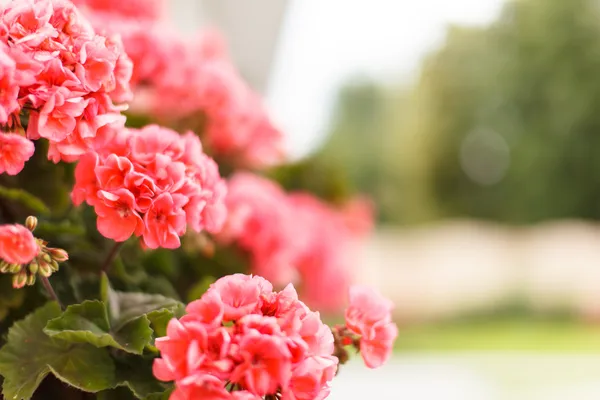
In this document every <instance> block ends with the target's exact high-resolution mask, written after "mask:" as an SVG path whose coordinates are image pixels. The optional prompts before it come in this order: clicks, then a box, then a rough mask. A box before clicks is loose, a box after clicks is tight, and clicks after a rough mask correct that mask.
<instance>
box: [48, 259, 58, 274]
mask: <svg viewBox="0 0 600 400" xmlns="http://www.w3.org/2000/svg"><path fill="white" fill-rule="evenodd" d="M50 269H51V270H52V272H56V271H58V263H57V262H56V260H52V262H51V263H50Z"/></svg>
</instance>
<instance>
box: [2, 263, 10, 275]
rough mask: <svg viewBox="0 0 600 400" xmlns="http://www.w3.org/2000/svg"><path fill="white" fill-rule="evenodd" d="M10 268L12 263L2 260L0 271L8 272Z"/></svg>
mask: <svg viewBox="0 0 600 400" xmlns="http://www.w3.org/2000/svg"><path fill="white" fill-rule="evenodd" d="M9 268H10V264H9V263H7V262H6V261H0V272H1V273H3V274H6V273H7V272H8V270H9Z"/></svg>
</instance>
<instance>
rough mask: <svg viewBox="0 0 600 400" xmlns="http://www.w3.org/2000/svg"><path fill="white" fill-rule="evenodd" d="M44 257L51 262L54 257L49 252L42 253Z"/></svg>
mask: <svg viewBox="0 0 600 400" xmlns="http://www.w3.org/2000/svg"><path fill="white" fill-rule="evenodd" d="M42 259H43V260H44V261H46V262H47V263H50V262H52V257H50V254H48V253H43V254H42Z"/></svg>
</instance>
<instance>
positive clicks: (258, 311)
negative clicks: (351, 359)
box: [154, 274, 338, 400]
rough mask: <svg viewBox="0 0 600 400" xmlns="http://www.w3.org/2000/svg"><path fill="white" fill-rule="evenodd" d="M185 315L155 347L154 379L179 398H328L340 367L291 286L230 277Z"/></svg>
mask: <svg viewBox="0 0 600 400" xmlns="http://www.w3.org/2000/svg"><path fill="white" fill-rule="evenodd" d="M187 312H188V314H187V315H185V316H183V317H182V318H180V319H173V320H171V321H170V322H169V325H168V327H167V336H166V337H162V338H158V339H157V340H156V347H157V348H158V349H159V350H160V352H161V357H160V358H158V359H156V360H155V361H154V375H155V376H156V377H157V378H158V379H159V380H163V381H171V380H174V381H175V385H176V388H177V389H176V393H177V396H183V397H181V398H186V399H187V398H190V397H185V396H193V395H197V396H200V395H202V396H211V395H212V394H213V392H214V393H215V396H217V398H221V397H219V396H229V397H225V398H228V399H231V400H250V399H259V398H263V396H277V397H278V398H279V397H281V398H282V399H289V400H305V399H306V400H309V399H323V398H324V397H326V395H327V394H328V393H329V382H330V381H331V380H332V379H333V377H334V375H335V372H336V371H337V365H338V359H337V358H336V357H334V356H333V355H332V354H331V353H332V352H333V348H332V347H331V345H330V342H331V341H332V340H331V338H330V337H327V335H324V334H323V333H322V327H323V326H325V325H324V324H323V323H322V322H321V321H320V319H319V314H317V313H313V312H312V311H311V310H310V309H308V307H306V305H304V304H303V303H302V302H301V301H300V300H298V297H297V295H296V292H295V290H294V288H293V286H291V285H290V286H288V287H287V288H286V289H285V290H283V291H281V292H273V288H272V285H271V284H270V283H269V282H267V281H266V280H264V279H263V278H260V277H256V276H249V275H241V274H237V275H232V276H227V277H224V278H221V279H219V280H218V281H217V282H215V283H214V284H213V285H212V286H211V288H210V289H209V290H208V291H207V292H206V293H205V294H204V295H203V296H202V297H201V298H200V299H199V300H196V301H194V302H192V303H190V304H189V305H188V308H187ZM228 314H229V316H228ZM290 321H295V322H290ZM331 335H332V333H331V332H329V336H331ZM309 342H310V343H309ZM318 342H322V344H318ZM206 377H209V378H206ZM206 379H208V380H206ZM195 382H197V383H198V385H196V386H198V387H196V386H195V384H194V383H195ZM226 386H227V389H228V390H229V391H231V393H227V395H226V394H225V393H223V391H222V389H223V388H225V387H226ZM192 398H194V397H192ZM207 398H211V397H207Z"/></svg>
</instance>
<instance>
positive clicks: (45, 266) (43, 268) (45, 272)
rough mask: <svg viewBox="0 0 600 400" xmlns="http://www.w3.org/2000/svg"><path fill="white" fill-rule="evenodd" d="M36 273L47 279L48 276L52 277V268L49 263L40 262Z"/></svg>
mask: <svg viewBox="0 0 600 400" xmlns="http://www.w3.org/2000/svg"><path fill="white" fill-rule="evenodd" d="M38 273H39V274H40V275H41V276H43V277H45V278H47V277H49V276H50V275H52V266H51V265H50V263H46V262H42V263H40V268H39V270H38Z"/></svg>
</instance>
